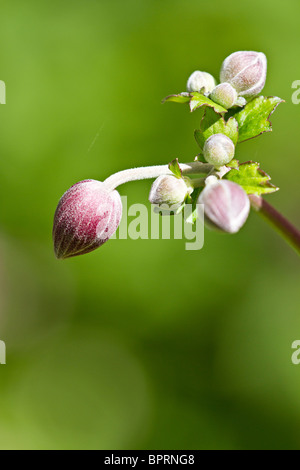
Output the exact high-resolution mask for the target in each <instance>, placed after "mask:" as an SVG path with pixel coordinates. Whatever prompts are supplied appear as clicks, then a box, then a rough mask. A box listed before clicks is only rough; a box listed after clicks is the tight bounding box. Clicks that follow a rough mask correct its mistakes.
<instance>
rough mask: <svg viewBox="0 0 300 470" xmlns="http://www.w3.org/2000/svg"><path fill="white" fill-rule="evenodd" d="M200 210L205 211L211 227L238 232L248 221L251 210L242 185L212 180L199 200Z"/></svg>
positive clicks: (206, 219) (228, 231) (207, 221)
mask: <svg viewBox="0 0 300 470" xmlns="http://www.w3.org/2000/svg"><path fill="white" fill-rule="evenodd" d="M197 203H198V204H200V206H199V211H203V206H201V205H202V204H203V205H204V216H205V221H206V224H207V225H208V227H209V228H211V229H218V230H221V231H223V232H227V233H236V232H238V231H239V230H240V229H241V227H242V226H243V225H244V223H245V222H246V220H247V218H248V215H249V212H250V201H249V198H248V196H247V194H246V192H245V191H244V190H243V188H242V187H241V186H239V185H238V184H236V183H233V182H232V181H228V180H218V181H215V182H210V184H208V185H207V186H206V187H205V188H204V190H203V191H202V193H201V194H200V196H199V198H198V201H197Z"/></svg>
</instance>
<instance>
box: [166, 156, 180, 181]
mask: <svg viewBox="0 0 300 470" xmlns="http://www.w3.org/2000/svg"><path fill="white" fill-rule="evenodd" d="M169 170H170V171H172V173H173V175H174V176H176V178H182V170H181V168H180V166H179V161H178V158H175V160H173V161H172V162H171V163H169Z"/></svg>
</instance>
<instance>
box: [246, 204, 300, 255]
mask: <svg viewBox="0 0 300 470" xmlns="http://www.w3.org/2000/svg"><path fill="white" fill-rule="evenodd" d="M249 198H250V201H251V205H252V207H253V209H254V210H255V211H256V212H258V213H259V214H260V215H261V216H262V217H263V218H264V219H265V220H267V222H269V224H270V225H271V226H273V228H275V230H276V231H277V232H278V233H279V234H280V235H281V236H282V237H283V238H284V239H285V240H286V242H287V243H289V245H291V246H292V247H293V248H294V249H295V250H296V252H297V253H298V255H300V230H298V229H297V228H296V227H295V226H294V225H293V224H291V222H289V221H288V220H287V219H286V218H285V217H284V216H283V215H282V214H280V212H278V211H277V210H276V209H274V207H273V206H271V204H269V203H268V202H267V201H266V200H265V199H263V198H262V197H261V196H254V195H251V196H249Z"/></svg>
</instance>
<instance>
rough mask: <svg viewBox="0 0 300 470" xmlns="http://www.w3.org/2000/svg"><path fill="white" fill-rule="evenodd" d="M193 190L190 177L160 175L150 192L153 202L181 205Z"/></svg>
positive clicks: (150, 198)
mask: <svg viewBox="0 0 300 470" xmlns="http://www.w3.org/2000/svg"><path fill="white" fill-rule="evenodd" d="M192 190H193V187H192V185H191V183H190V180H189V178H176V176H173V175H162V176H159V177H158V178H157V179H156V180H155V181H154V183H153V184H152V187H151V191H150V194H149V201H150V202H151V204H158V205H161V204H167V205H169V206H176V205H178V206H180V204H182V203H183V202H184V200H185V198H186V196H187V195H188V194H190V193H191V192H192Z"/></svg>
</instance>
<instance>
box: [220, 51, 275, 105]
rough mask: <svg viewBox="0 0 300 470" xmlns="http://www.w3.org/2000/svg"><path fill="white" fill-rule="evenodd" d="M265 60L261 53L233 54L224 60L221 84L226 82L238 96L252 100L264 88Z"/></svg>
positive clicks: (241, 52)
mask: <svg viewBox="0 0 300 470" xmlns="http://www.w3.org/2000/svg"><path fill="white" fill-rule="evenodd" d="M266 75H267V58H266V56H265V54H263V53H262V52H253V51H240V52H234V53H233V54H231V55H230V56H229V57H227V59H225V60H224V62H223V64H222V68H221V75H220V79H221V82H228V83H230V85H232V86H233V88H235V89H236V91H237V92H238V94H239V95H240V96H244V97H245V98H247V99H249V98H253V97H254V96H256V95H258V94H259V93H260V92H261V90H262V89H263V87H264V86H265V82H266Z"/></svg>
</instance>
